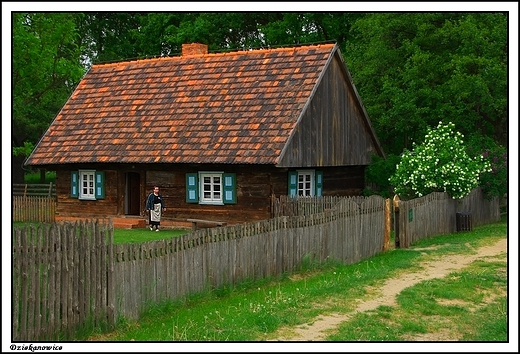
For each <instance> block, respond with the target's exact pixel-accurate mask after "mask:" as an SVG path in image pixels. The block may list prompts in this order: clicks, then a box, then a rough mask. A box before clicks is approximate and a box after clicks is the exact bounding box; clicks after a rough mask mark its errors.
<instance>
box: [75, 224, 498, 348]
mask: <svg viewBox="0 0 520 354" xmlns="http://www.w3.org/2000/svg"><path fill="white" fill-rule="evenodd" d="M150 233H152V232H150ZM506 235H507V223H506V221H502V222H499V223H495V224H491V225H486V226H482V227H476V228H474V230H473V231H471V232H464V233H455V234H450V235H444V236H439V237H434V238H430V239H426V240H422V241H420V242H418V243H417V244H416V245H414V246H413V247H412V248H410V249H406V250H402V249H396V250H392V251H388V252H386V253H383V254H379V255H376V256H374V257H371V258H370V259H367V260H364V261H361V262H359V263H356V264H351V265H342V264H338V263H336V262H329V263H327V264H323V265H315V264H314V265H313V264H307V265H306V267H305V268H304V270H302V271H301V272H299V273H297V274H293V275H288V274H285V275H282V276H280V277H276V278H271V279H263V280H261V281H254V282H253V281H250V282H243V283H241V284H238V285H235V286H229V287H223V288H220V289H215V290H212V291H208V292H205V293H203V294H195V295H193V296H190V297H187V298H185V299H182V300H179V301H175V302H172V301H168V302H164V303H161V304H149V306H148V310H147V311H146V312H145V313H144V314H143V315H142V317H141V319H140V320H139V321H129V320H126V319H122V321H121V322H120V324H119V325H118V327H117V328H116V329H115V330H114V331H113V332H111V333H105V334H101V333H93V335H94V336H93V337H91V338H90V339H92V340H98V341H263V340H276V339H277V338H278V337H279V334H280V331H282V332H284V331H285V332H290V331H291V328H296V327H301V326H306V325H308V324H311V323H313V322H314V320H315V319H316V316H318V315H320V314H322V315H327V314H331V313H343V314H347V313H350V312H351V311H352V310H353V309H354V308H355V307H356V300H359V299H365V298H370V296H374V294H372V293H371V290H370V289H371V288H372V287H374V286H378V285H382V284H383V283H384V282H385V281H386V280H387V279H388V278H391V277H395V276H397V275H398V274H399V273H401V272H404V271H406V272H409V271H413V269H419V268H418V267H419V263H420V262H421V261H424V260H429V259H432V258H436V257H438V256H442V255H450V254H461V253H462V254H464V253H466V254H471V253H473V252H474V248H478V247H481V246H483V245H489V244H492V243H494V242H496V241H498V240H499V239H503V238H504V237H506ZM432 246H435V247H432ZM425 247H432V248H431V249H428V250H426V251H425V250H424V248H425ZM416 248H417V249H420V250H414V249H416ZM505 260H506V259H505V257H504V262H502V260H500V261H493V262H481V261H477V262H474V263H472V264H470V265H469V266H468V267H466V268H464V269H462V270H460V271H458V272H454V273H452V274H450V275H449V276H447V277H445V278H440V279H432V280H428V281H423V282H420V283H417V284H415V285H413V286H411V287H409V288H406V289H404V290H403V291H402V292H401V293H400V294H399V295H398V297H397V305H395V306H380V307H379V308H377V309H375V310H373V311H368V312H363V313H358V314H355V315H353V317H351V320H350V321H347V322H345V323H343V324H341V325H340V326H339V327H338V328H336V329H335V330H334V331H333V333H330V334H329V336H328V337H327V338H326V340H327V341H408V340H413V338H416V337H420V336H426V335H428V334H434V335H435V333H441V334H443V333H444V332H446V331H448V332H449V331H454V332H455V333H456V335H457V336H458V340H461V341H504V340H505V339H506V338H507V301H506V298H505V295H504V294H505V291H506V289H507V288H506V287H507V271H506V264H505ZM484 294H485V295H486V296H487V297H485V296H484ZM450 333H451V332H450ZM85 338H86V337H83V338H78V339H79V340H82V339H85ZM411 338H412V339H411Z"/></svg>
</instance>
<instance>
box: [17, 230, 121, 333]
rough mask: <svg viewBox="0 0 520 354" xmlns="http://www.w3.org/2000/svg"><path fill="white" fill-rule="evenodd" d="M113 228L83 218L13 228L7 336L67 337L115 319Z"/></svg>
mask: <svg viewBox="0 0 520 354" xmlns="http://www.w3.org/2000/svg"><path fill="white" fill-rule="evenodd" d="M113 254H114V253H113V228H112V226H111V225H110V224H107V223H104V222H99V221H89V222H80V221H78V222H76V223H75V224H71V223H63V224H57V223H55V224H52V225H40V226H39V227H35V226H27V227H23V228H15V229H14V232H13V246H12V267H13V268H12V278H11V279H12V288H11V290H12V340H13V341H39V340H61V339H66V338H72V337H73V336H74V332H75V331H76V330H77V329H79V328H81V327H85V326H90V327H91V328H95V327H101V328H103V327H105V328H106V327H107V326H113V325H114V324H115V306H114V303H115V297H114V293H113V286H110V284H113V276H114V272H113V264H114V260H113Z"/></svg>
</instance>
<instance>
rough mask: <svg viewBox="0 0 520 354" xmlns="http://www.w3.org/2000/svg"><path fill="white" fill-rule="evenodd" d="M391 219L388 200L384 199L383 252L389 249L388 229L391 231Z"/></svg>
mask: <svg viewBox="0 0 520 354" xmlns="http://www.w3.org/2000/svg"><path fill="white" fill-rule="evenodd" d="M391 220H392V219H391V217H390V199H389V198H387V199H385V238H384V241H383V252H384V251H387V250H388V248H389V247H390V229H391V223H392V221H391Z"/></svg>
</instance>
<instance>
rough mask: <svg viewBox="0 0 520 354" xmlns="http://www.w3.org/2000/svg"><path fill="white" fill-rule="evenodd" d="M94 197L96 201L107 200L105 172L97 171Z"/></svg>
mask: <svg viewBox="0 0 520 354" xmlns="http://www.w3.org/2000/svg"><path fill="white" fill-rule="evenodd" d="M94 178H95V183H94V187H95V190H94V196H95V197H96V199H105V172H103V171H96V172H95V173H94Z"/></svg>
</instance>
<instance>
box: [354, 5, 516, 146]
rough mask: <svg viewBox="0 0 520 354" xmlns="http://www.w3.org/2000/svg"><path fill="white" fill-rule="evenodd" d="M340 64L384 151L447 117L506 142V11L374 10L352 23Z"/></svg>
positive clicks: (408, 143)
mask: <svg viewBox="0 0 520 354" xmlns="http://www.w3.org/2000/svg"><path fill="white" fill-rule="evenodd" d="M351 35H352V39H351V40H349V41H348V43H347V50H346V52H345V53H346V54H345V57H346V61H347V65H348V67H349V69H350V71H351V73H352V76H353V79H354V82H355V83H356V86H357V88H358V90H359V93H360V96H361V97H362V98H363V102H364V104H365V106H366V109H367V111H368V113H369V116H370V117H372V123H373V125H374V128H375V130H376V132H377V134H378V137H379V139H380V141H381V143H382V145H383V147H384V149H385V151H387V153H394V154H400V153H401V152H402V151H403V150H404V149H405V148H406V149H410V148H411V146H412V142H414V141H417V140H418V139H419V138H420V137H422V136H424V134H425V133H426V131H427V129H428V127H429V126H434V125H435V124H436V123H437V122H438V119H439V117H446V119H449V120H450V121H452V122H453V123H455V124H456V125H457V127H461V129H462V130H461V132H462V133H463V134H464V135H466V136H468V135H469V134H470V133H472V132H475V131H476V132H478V133H479V134H480V135H482V136H488V137H491V138H493V139H494V140H496V141H497V142H499V143H501V144H502V145H506V143H507V94H508V93H507V71H508V69H507V16H506V15H505V14H504V13H441V12H437V13H375V14H369V15H367V16H364V17H361V18H360V19H358V20H357V21H356V22H355V24H354V25H353V29H352V31H351Z"/></svg>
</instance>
